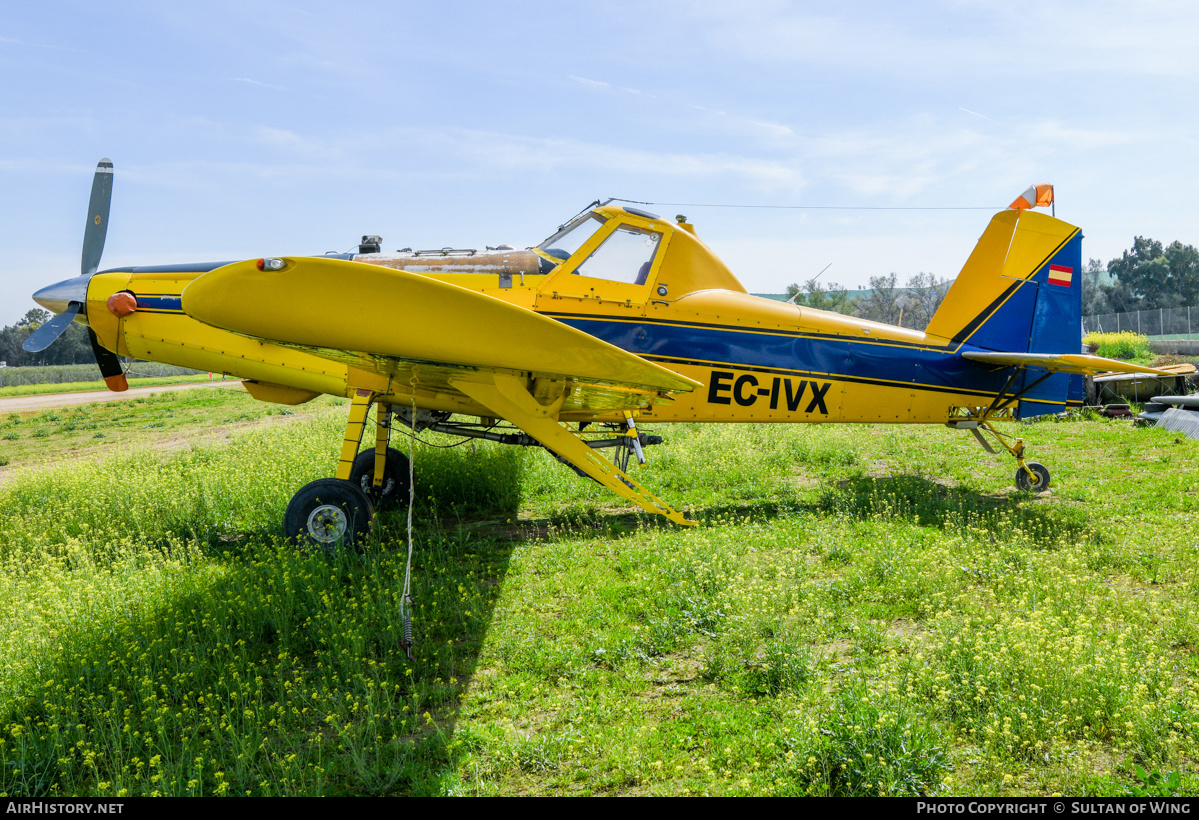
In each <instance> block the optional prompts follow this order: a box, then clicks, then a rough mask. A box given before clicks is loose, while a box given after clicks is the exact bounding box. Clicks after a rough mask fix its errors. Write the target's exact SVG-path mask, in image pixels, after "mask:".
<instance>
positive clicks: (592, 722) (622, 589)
mask: <svg viewBox="0 0 1199 820" xmlns="http://www.w3.org/2000/svg"><path fill="white" fill-rule="evenodd" d="M208 392H209V391H187V393H186V394H174V395H173V396H170V397H166V396H163V397H160V398H159V399H158V400H157V401H154V402H147V403H145V404H143V405H139V406H138V412H139V413H140V415H138V416H136V417H134V416H125V417H123V418H122V419H121V421H120V422H118V420H117V417H116V416H113V417H112V418H111V419H109V418H104V417H102V416H100V415H92V416H89V418H90V419H91V420H92V421H94V422H95V423H96V425H97V426H96V429H95V431H94V432H92V431H86V432H91V434H92V435H93V436H94V435H95V433H104V435H105V436H109V435H112V436H120V437H121V438H120V441H121V446H120V447H119V448H116V449H115V451H105V452H99V451H89V450H87V449H86V448H84V449H72V448H73V447H74V445H73V444H71V443H70V440H68V439H62V440H61V442H59V443H58V444H56V443H54V442H57V441H59V440H58V439H57V438H56V437H57V436H58V431H57V427H56V426H63V425H66V424H69V423H70V421H69V420H67V418H66V417H65V415H64V414H57V415H59V418H57V419H49V418H46V417H44V416H43V417H41V418H40V420H37V421H35V420H34V419H35V418H38V417H35V416H30V417H20V418H18V421H17V422H15V423H14V422H13V421H12V419H11V418H9V419H8V420H7V422H5V420H2V419H0V435H3V431H11V430H17V431H19V432H18V438H17V439H12V440H8V439H3V438H0V447H3V448H4V449H3V450H2V451H0V452H3V453H4V454H10V453H11V455H10V459H11V463H10V467H9V469H8V472H7V474H6V481H5V482H4V483H3V484H2V485H0V509H2V510H3V511H4V512H3V516H2V517H0V651H2V652H3V655H4V657H5V659H6V660H7V663H6V664H5V666H4V667H3V669H2V670H0V792H3V793H6V794H9V795H18V794H20V795H114V796H119V795H135V794H238V795H240V794H247V793H248V794H253V795H275V794H332V795H336V794H732V795H736V794H783V795H799V794H920V793H928V794H973V795H989V794H1053V793H1066V794H1091V795H1113V794H1128V793H1134V794H1135V793H1148V794H1155V793H1163V792H1178V793H1186V794H1195V793H1196V792H1197V791H1199V776H1197V774H1196V753H1195V748H1196V746H1197V743H1196V736H1197V733H1199V658H1197V656H1196V647H1197V646H1199V618H1197V615H1199V612H1197V608H1199V598H1197V593H1196V590H1197V586H1196V582H1197V581H1199V578H1197V577H1196V575H1197V569H1196V567H1197V565H1199V537H1197V536H1196V535H1195V532H1196V523H1197V519H1199V492H1197V490H1196V486H1197V481H1196V479H1197V478H1199V467H1196V456H1197V455H1199V443H1197V442H1194V441H1190V440H1187V439H1184V438H1178V437H1176V435H1175V434H1171V433H1167V432H1164V431H1159V430H1153V429H1134V428H1133V427H1131V425H1129V424H1127V423H1124V422H1122V421H1118V420H1110V421H1109V420H1087V421H1074V422H1061V423H1053V422H1048V423H1041V424H1036V425H1031V426H1028V427H1020V428H1018V429H1019V432H1020V434H1021V435H1023V436H1024V438H1025V439H1026V440H1027V441H1028V442H1029V448H1030V451H1031V452H1032V453H1034V456H1033V457H1034V458H1035V459H1036V460H1037V461H1041V462H1044V463H1046V464H1048V465H1049V466H1050V468H1051V469H1052V470H1053V487H1052V489H1051V491H1050V493H1048V494H1047V495H1044V496H1031V495H1028V494H1023V493H1018V492H1016V491H1015V490H1014V489H1013V488H1012V486H1011V485H1012V477H1013V475H1014V472H1015V467H1014V465H1013V463H1012V462H1011V460H1010V459H1009V458H1006V457H1003V458H1001V457H998V456H990V455H988V454H986V453H984V452H982V451H981V449H980V448H979V447H978V445H977V444H976V443H975V442H974V441H973V439H972V438H971V437H969V436H968V435H965V434H963V433H960V432H953V431H949V430H946V429H942V428H912V429H905V428H899V427H881V426H879V427H875V426H863V427H838V426H806V427H800V426H795V427H784V426H775V427H769V426H726V427H716V426H708V427H700V426H680V427H663V428H661V429H660V430H659V431H657V432H661V433H663V434H664V435H666V436H667V439H668V444H667V445H665V446H662V447H656V448H652V449H651V450H650V451H649V457H650V466H649V467H648V468H646V469H645V470H643V471H641V472H640V473H639V478H640V479H642V480H643V481H644V482H645V483H646V484H647V486H649V487H650V488H651V489H653V490H654V491H655V492H658V493H660V494H661V495H662V496H664V497H665V498H666V499H667V500H669V501H672V502H675V503H681V504H684V505H688V504H689V505H690V506H691V507H692V508H693V511H694V513H695V515H696V517H697V518H698V519H699V520H700V521H701V525H700V526H699V527H696V528H690V529H685V530H684V529H680V528H674V527H672V526H669V525H665V526H664V525H661V524H660V523H658V522H657V521H653V520H648V519H645V518H642V517H640V516H638V515H634V514H632V513H630V512H629V511H628V510H627V508H626V507H624V506H622V505H621V504H619V503H618V502H616V501H615V500H614V499H613V498H612V497H611V496H610V495H609V494H608V493H606V492H605V491H603V490H601V489H600V488H599V487H598V486H596V485H593V484H591V483H590V482H585V481H582V480H580V479H577V478H575V477H574V475H573V474H572V473H570V472H569V471H568V470H567V469H566V468H564V467H562V466H561V465H559V464H557V463H555V462H553V460H552V459H550V458H549V457H548V456H546V455H545V454H544V453H541V452H537V451H533V450H516V449H503V448H499V447H490V446H472V445H469V444H467V445H464V446H462V447H458V448H454V449H435V448H432V447H425V446H422V445H418V446H417V452H416V476H417V508H416V513H417V525H416V553H415V566H414V577H413V596H414V599H415V607H414V609H415V617H414V628H415V634H416V638H417V646H416V658H415V660H414V661H411V662H410V661H408V660H407V659H406V658H405V657H404V654H403V652H402V651H401V650H400V649H399V643H400V639H401V636H402V624H401V622H400V619H399V613H398V610H399V597H400V594H401V590H402V585H403V578H404V560H405V554H406V541H405V535H404V533H405V526H404V510H402V509H401V510H394V511H391V512H388V513H384V514H383V515H382V516H381V519H380V522H379V526H378V527H377V528H376V532H375V534H374V536H373V540H372V542H371V543H370V545H369V546H368V548H367V549H366V550H364V551H362V552H361V553H344V552H343V553H340V554H337V555H334V556H332V557H330V556H326V555H324V554H316V553H311V552H305V551H301V550H297V549H294V548H291V547H288V546H286V545H284V544H282V543H281V542H280V529H279V520H280V517H281V515H282V512H283V509H284V507H285V506H286V504H287V501H288V498H289V497H290V495H291V493H292V492H294V491H295V489H297V488H298V487H299V486H300V485H301V484H303V483H305V482H306V481H309V480H311V479H313V478H317V477H320V476H328V475H331V474H332V472H333V468H334V462H335V459H336V454H335V453H336V445H337V443H338V442H339V440H340V438H341V428H342V424H343V421H344V420H343V418H342V415H343V413H344V406H341V405H338V404H336V403H334V402H332V401H328V400H327V403H325V404H323V405H316V406H315V407H313V406H310V405H306V406H304V407H303V408H297V410H301V411H304V412H306V413H307V415H305V416H304V417H303V418H299V419H295V418H290V419H283V418H279V419H277V420H276V421H271V422H269V423H267V422H259V423H254V424H250V425H246V426H244V427H239V428H236V429H232V431H231V432H230V435H229V438H231V441H226V438H225V437H223V436H222V437H220V438H219V439H213V438H212V436H211V434H212V433H213V432H214V428H215V429H217V430H219V429H220V428H222V427H229V426H230V425H238V424H242V423H243V422H249V421H255V420H257V419H261V418H263V417H264V415H265V414H269V413H271V412H274V411H276V410H277V408H273V407H272V406H269V405H255V404H252V403H251V402H250V400H249V398H248V397H246V396H245V395H243V394H240V393H233V392H232V391H229V394H228V395H218V396H216V397H203V396H195V397H193V396H192V395H191V394H193V393H200V394H207V393H208ZM218 394H219V391H218ZM204 401H213V402H217V403H216V404H212V405H210V406H206V407H203V406H199V405H200V403H202V402H204ZM189 402H196V403H197V406H196V407H194V408H189V407H188V406H187V405H188V403H189ZM120 404H123V403H116V404H115V405H113V404H110V405H104V407H118V408H119V405H120ZM305 408H307V409H305ZM133 410H134V408H126V409H124V410H121V409H115V410H114V411H112V412H114V413H131V412H133ZM91 412H92V413H93V414H96V413H99V412H100V406H96V407H95V408H94V409H93V410H92V411H91ZM242 414H257V415H254V416H253V418H240V417H241V415H242ZM239 419H240V420H239ZM282 421H286V422H287V423H278V422H282ZM6 423H7V426H4V425H5V424H6ZM86 423H91V421H88V422H86ZM119 424H124V426H123V427H122V426H118V425H119ZM156 424H161V425H162V426H161V427H155V426H154V425H156ZM39 425H40V427H38V426H39ZM168 425H175V426H174V427H173V428H168ZM35 427H37V428H38V429H46V430H48V431H49V432H48V434H47V435H46V436H42V437H40V439H39V441H41V440H45V439H50V441H46V442H45V443H43V444H40V445H38V444H37V442H35V441H34V437H32V436H30V437H29V438H28V439H26V438H25V433H24V430H26V429H34V428H35ZM168 429H169V430H173V432H172V433H171V434H172V435H174V436H175V437H176V438H177V439H178V440H179V441H180V442H181V443H180V444H179V446H177V447H176V448H175V449H173V450H171V451H167V452H163V451H162V450H161V448H159V447H158V446H156V445H155V444H154V443H153V442H147V443H145V444H144V445H138V444H137V443H135V442H136V439H137V436H138V433H139V431H140V432H141V434H144V435H146V436H147V437H150V438H153V437H154V436H157V435H159V434H160V433H161V432H162V431H166V430H168ZM67 432H72V433H73V432H76V431H75V430H72V431H67ZM201 434H203V435H201ZM430 439H431V440H433V441H435V442H436V443H442V444H444V443H449V440H446V439H440V438H438V437H436V436H432V437H430ZM14 445H17V446H19V447H26V448H27V449H25V450H19V451H18V450H11V451H10V449H9V448H10V447H12V446H14ZM35 445H36V446H35ZM38 446H40V447H41V449H37V447H38ZM399 446H400V447H401V448H406V445H405V444H404V443H403V441H401V443H400V444H399ZM26 464H32V465H33V466H21V465H26ZM1175 773H1177V775H1175Z"/></svg>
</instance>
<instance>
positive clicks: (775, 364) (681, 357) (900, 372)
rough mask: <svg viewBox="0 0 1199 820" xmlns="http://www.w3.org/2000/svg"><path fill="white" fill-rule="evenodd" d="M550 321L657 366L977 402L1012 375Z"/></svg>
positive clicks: (838, 350)
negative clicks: (818, 378) (967, 396)
mask: <svg viewBox="0 0 1199 820" xmlns="http://www.w3.org/2000/svg"><path fill="white" fill-rule="evenodd" d="M545 315H547V316H549V317H551V318H554V319H557V320H558V321H559V322H562V323H563V324H565V325H569V326H570V327H573V328H575V329H576V330H580V331H582V332H584V333H587V334H588V335H591V336H595V337H596V338H599V339H602V340H603V341H605V342H608V343H609V344H612V345H615V346H616V347H619V348H621V349H623V350H627V351H629V352H630V353H634V354H636V355H638V356H643V357H645V358H647V359H653V360H657V361H670V362H676V363H694V364H698V365H716V366H720V367H733V368H740V369H743V370H765V371H779V372H786V373H817V374H824V375H827V376H829V377H830V378H832V379H837V380H841V381H856V382H870V383H877V384H882V383H885V384H892V385H894V384H904V385H908V386H910V387H912V388H914V389H918V390H949V391H954V392H965V393H978V394H980V395H987V394H989V395H994V394H995V393H997V392H998V391H999V390H1000V388H1002V387H1003V385H1004V383H1005V382H1006V381H1007V377H1008V375H1009V374H1010V372H1011V371H1010V369H1007V368H1004V369H1002V370H995V369H992V368H988V367H980V366H979V365H978V364H976V363H974V362H970V361H968V360H966V359H963V358H962V357H961V356H960V355H958V352H957V351H951V350H947V349H944V348H932V347H920V346H915V345H911V346H909V345H904V344H902V343H896V342H864V341H861V340H859V339H854V340H852V341H851V340H849V339H845V338H838V337H820V336H800V335H789V334H788V335H782V334H773V333H761V332H756V331H752V330H730V329H724V328H710V327H702V326H695V325H692V326H687V327H679V326H677V325H671V324H662V323H657V322H647V321H614V320H609V319H602V318H601V319H591V318H586V317H581V316H578V315H572V316H562V315H558V316H555V315H553V314H545ZM972 348H973V346H972V345H967V346H966V349H972Z"/></svg>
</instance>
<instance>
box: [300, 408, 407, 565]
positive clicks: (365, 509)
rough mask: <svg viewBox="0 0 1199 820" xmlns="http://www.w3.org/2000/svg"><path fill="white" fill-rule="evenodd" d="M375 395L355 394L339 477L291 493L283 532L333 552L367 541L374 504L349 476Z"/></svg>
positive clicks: (338, 465)
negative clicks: (340, 546) (344, 546)
mask: <svg viewBox="0 0 1199 820" xmlns="http://www.w3.org/2000/svg"><path fill="white" fill-rule="evenodd" d="M374 398H375V394H374V393H372V392H371V391H369V390H359V391H357V393H356V394H355V395H354V399H353V402H352V403H351V404H350V418H349V420H348V421H347V422H346V434H345V438H344V440H343V442H342V447H341V460H340V461H339V462H338V464H337V478H322V479H318V480H316V481H313V482H311V483H309V484H305V485H304V486H303V487H301V488H300V491H299V492H297V493H296V494H295V495H294V496H292V499H291V502H290V503H289V504H288V505H287V511H286V512H285V513H284V514H283V531H284V533H285V534H286V535H287V537H288V538H289V539H291V540H293V541H297V542H299V543H301V544H307V545H310V546H315V547H317V548H319V549H322V550H325V551H326V552H332V551H333V550H335V549H336V548H337V547H338V546H339V545H353V544H361V543H362V542H363V541H365V540H366V536H367V534H368V533H369V532H370V530H371V526H372V525H373V524H374V518H375V505H374V504H373V503H372V502H371V500H370V498H369V497H368V496H367V495H366V493H364V492H363V491H362V487H361V485H360V484H356V483H355V482H353V481H351V480H350V477H351V474H352V472H353V470H354V463H355V456H356V455H357V453H358V447H359V446H360V444H361V443H362V429H363V427H364V426H365V425H366V416H367V413H368V412H369V410H370V406H371V403H372V402H373V401H374ZM384 447H386V443H385V444H384ZM368 455H369V453H368ZM372 473H373V470H372Z"/></svg>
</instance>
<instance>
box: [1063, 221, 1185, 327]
mask: <svg viewBox="0 0 1199 820" xmlns="http://www.w3.org/2000/svg"><path fill="white" fill-rule="evenodd" d="M1082 284H1083V287H1082V313H1083V315H1084V316H1092V315H1094V314H1097V313H1127V312H1131V311H1134V310H1157V309H1158V308H1176V307H1188V306H1191V305H1199V250H1195V246H1194V245H1184V244H1182V243H1181V242H1178V241H1174V242H1171V243H1170V244H1169V245H1167V246H1164V247H1163V246H1162V243H1161V242H1159V241H1157V240H1156V239H1149V238H1148V237H1144V236H1138V237H1136V238H1134V239H1133V240H1132V247H1131V248H1130V249H1129V250H1126V251H1124V253H1123V254H1122V255H1121V256H1120V258H1119V259H1113V260H1111V261H1110V262H1108V263H1107V266H1106V267H1105V266H1104V265H1103V263H1102V262H1100V261H1099V260H1098V259H1092V260H1090V261H1088V262H1087V265H1086V268H1085V269H1084V271H1083V279H1082Z"/></svg>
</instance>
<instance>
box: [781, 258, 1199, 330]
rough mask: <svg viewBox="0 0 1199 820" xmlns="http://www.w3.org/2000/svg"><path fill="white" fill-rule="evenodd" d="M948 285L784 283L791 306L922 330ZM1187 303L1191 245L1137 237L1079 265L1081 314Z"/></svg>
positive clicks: (1194, 278) (1196, 282) (1196, 293)
mask: <svg viewBox="0 0 1199 820" xmlns="http://www.w3.org/2000/svg"><path fill="white" fill-rule="evenodd" d="M951 284H953V283H952V280H949V279H942V278H938V277H936V276H934V275H933V274H931V273H918V274H916V275H915V276H912V277H909V278H908V280H907V283H906V286H904V287H900V285H899V276H898V275H897V274H894V273H891V274H888V275H886V276H871V277H870V288H869V289H868V290H864V291H856V290H849V289H847V288H844V287H842V286H841V285H838V284H836V283H835V282H830V283H829V284H827V285H822V284H821V283H820V282H818V281H816V279H809V280H808V281H807V282H805V283H804V284H803V285H800V284H798V283H794V284H791V285H789V286H788V287H787V295H788V296H789V297H792V301H794V302H795V304H797V305H804V306H807V307H813V308H819V309H820V310H831V311H836V312H837V313H844V314H847V315H849V316H858V317H860V318H862V319H871V320H873V321H876V322H885V323H886V324H889V325H902V326H903V327H910V328H914V329H916V330H923V329H924V328H926V327H928V323H929V321H930V320H931V319H932V317H933V313H935V312H936V310H937V307H938V306H939V305H940V304H941V300H942V299H944V298H945V294H946V293H948V292H949V286H950V285H951ZM1190 305H1199V250H1196V249H1195V247H1194V246H1193V245H1184V244H1182V243H1181V242H1178V241H1175V242H1172V243H1170V244H1169V245H1163V244H1162V243H1161V242H1159V241H1157V240H1156V239H1149V238H1147V237H1143V236H1138V237H1136V238H1134V239H1133V242H1132V247H1131V248H1130V249H1129V250H1126V251H1124V253H1123V254H1122V255H1121V256H1120V258H1118V259H1112V260H1111V261H1109V262H1108V263H1107V264H1106V265H1104V264H1103V262H1101V261H1100V260H1098V259H1091V260H1089V261H1088V262H1087V264H1086V265H1085V266H1084V267H1083V270H1082V313H1083V315H1084V316H1093V315H1095V314H1101V313H1125V312H1130V311H1134V310H1156V309H1158V308H1174V307H1187V306H1190Z"/></svg>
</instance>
